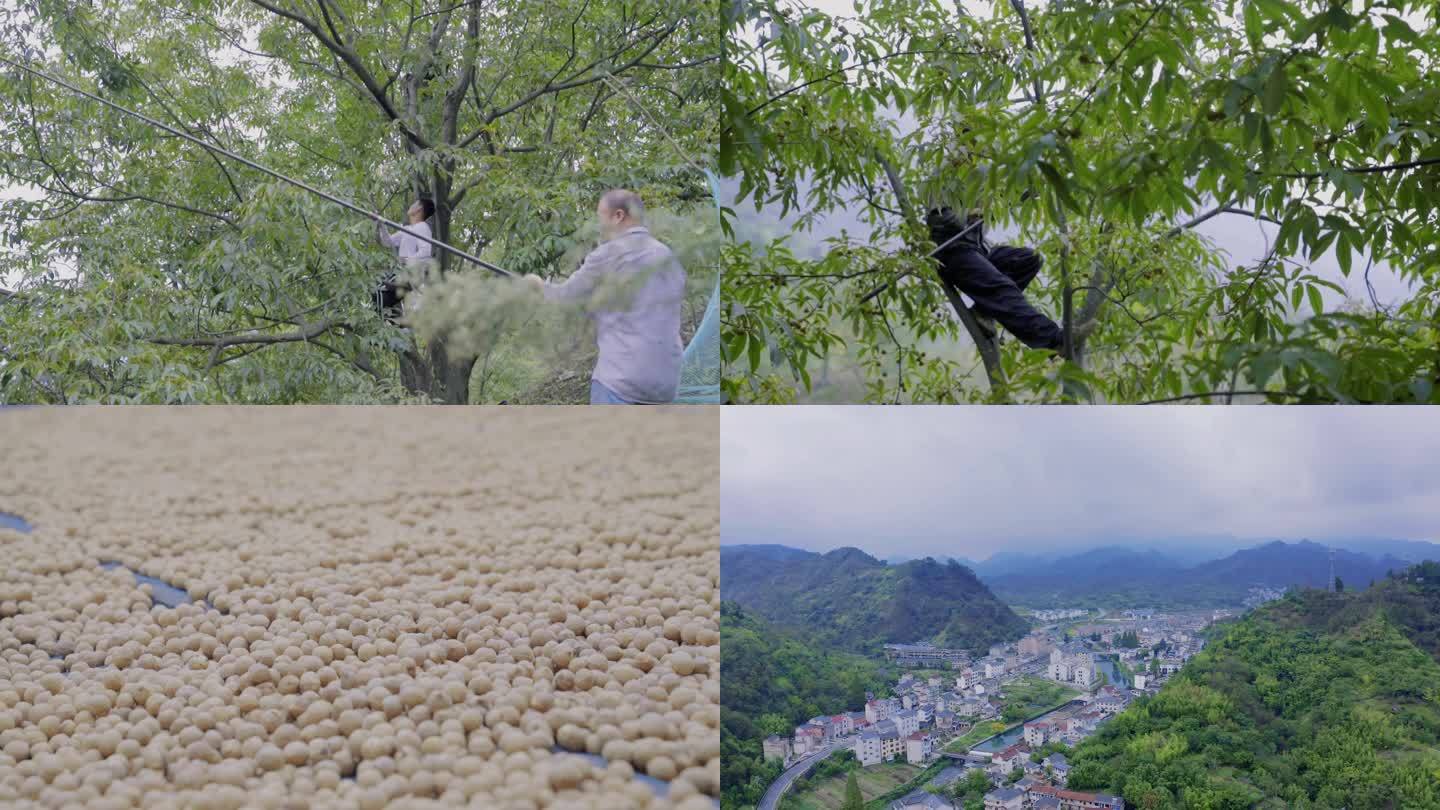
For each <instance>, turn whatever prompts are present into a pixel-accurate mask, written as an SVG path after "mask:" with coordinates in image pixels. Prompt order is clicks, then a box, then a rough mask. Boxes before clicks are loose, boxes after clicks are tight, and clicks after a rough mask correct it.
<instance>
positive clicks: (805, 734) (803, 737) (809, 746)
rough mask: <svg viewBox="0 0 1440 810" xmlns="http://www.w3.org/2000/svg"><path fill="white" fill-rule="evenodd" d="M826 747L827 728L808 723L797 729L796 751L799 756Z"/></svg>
mask: <svg viewBox="0 0 1440 810" xmlns="http://www.w3.org/2000/svg"><path fill="white" fill-rule="evenodd" d="M824 747H825V730H824V729H822V728H820V727H819V726H812V725H810V724H809V723H806V724H805V725H803V726H799V727H797V728H796V729H795V745H794V753H795V756H797V757H803V756H805V755H806V754H808V753H811V752H812V751H819V750H820V749H821V748H824Z"/></svg>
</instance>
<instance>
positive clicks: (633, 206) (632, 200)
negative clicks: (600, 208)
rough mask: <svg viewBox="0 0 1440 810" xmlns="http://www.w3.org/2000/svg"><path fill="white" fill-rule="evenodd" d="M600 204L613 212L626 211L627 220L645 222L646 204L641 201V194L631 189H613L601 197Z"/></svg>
mask: <svg viewBox="0 0 1440 810" xmlns="http://www.w3.org/2000/svg"><path fill="white" fill-rule="evenodd" d="M600 202H602V203H604V204H605V207H606V208H609V209H611V210H612V211H624V212H625V218H626V219H633V220H635V221H636V222H644V221H645V203H643V202H641V201H640V195H639V194H636V193H635V192H633V191H630V190H629V189H623V188H612V189H610V190H609V191H607V192H605V193H604V194H602V195H600Z"/></svg>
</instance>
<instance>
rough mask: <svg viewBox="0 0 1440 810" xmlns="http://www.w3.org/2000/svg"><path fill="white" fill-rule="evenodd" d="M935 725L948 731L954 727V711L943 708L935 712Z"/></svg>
mask: <svg viewBox="0 0 1440 810" xmlns="http://www.w3.org/2000/svg"><path fill="white" fill-rule="evenodd" d="M935 727H936V728H938V729H940V730H941V731H949V730H950V729H952V728H954V727H955V713H954V712H951V711H945V710H943V709H942V710H940V711H938V712H935Z"/></svg>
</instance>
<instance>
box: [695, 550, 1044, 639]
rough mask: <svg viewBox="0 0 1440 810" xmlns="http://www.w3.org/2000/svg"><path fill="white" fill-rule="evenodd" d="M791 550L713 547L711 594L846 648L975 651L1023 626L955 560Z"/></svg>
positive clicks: (1013, 636)
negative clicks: (716, 578)
mask: <svg viewBox="0 0 1440 810" xmlns="http://www.w3.org/2000/svg"><path fill="white" fill-rule="evenodd" d="M795 551H796V550H795V549H787V550H786V552H777V551H775V550H774V548H772V547H765V548H762V549H758V550H757V549H755V548H753V547H744V546H723V547H722V548H721V554H720V593H721V598H722V599H725V600H730V601H735V602H737V603H739V604H741V605H743V606H744V607H745V608H746V609H748V610H751V611H753V612H754V613H756V614H757V615H759V616H762V617H764V618H765V619H767V620H768V621H769V622H771V623H772V624H774V625H775V626H776V627H778V628H781V629H784V630H789V631H793V632H796V633H798V634H801V635H802V636H803V637H804V638H806V639H807V640H810V641H811V642H812V643H815V644H818V645H820V646H822V647H825V648H828V649H837V650H847V651H852V652H865V653H872V654H873V653H878V652H879V651H880V648H881V646H882V645H883V644H885V643H888V642H908V641H919V640H927V641H933V642H935V643H937V644H941V645H949V646H953V647H963V648H970V649H981V648H985V647H988V646H989V645H991V644H994V643H996V642H1001V641H1010V640H1013V639H1016V638H1018V637H1020V636H1021V635H1023V634H1024V633H1025V631H1026V630H1027V629H1028V624H1027V623H1026V622H1025V620H1024V619H1021V618H1020V617H1019V616H1018V615H1016V614H1015V612H1014V611H1012V610H1011V609H1010V608H1009V607H1007V606H1006V605H1005V604H1004V603H1002V602H1001V601H1000V600H998V599H996V598H995V595H994V594H992V593H991V592H990V590H989V588H987V587H986V586H985V584H984V583H982V582H981V581H980V580H979V579H978V578H977V577H976V576H975V574H974V572H973V571H971V570H970V569H969V568H966V567H965V566H963V565H960V564H958V563H955V562H945V563H941V562H938V561H936V560H934V559H931V558H928V557H927V558H925V559H922V560H911V561H909V562H904V563H900V564H898V565H886V564H885V563H884V562H882V561H880V560H877V559H875V558H874V557H872V556H870V555H869V554H866V553H865V552H864V551H861V550H860V549H858V548H849V547H847V548H839V549H835V550H833V551H829V552H826V553H825V554H813V553H810V552H801V553H798V554H795V553H789V552H795Z"/></svg>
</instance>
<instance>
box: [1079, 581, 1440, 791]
mask: <svg viewBox="0 0 1440 810" xmlns="http://www.w3.org/2000/svg"><path fill="white" fill-rule="evenodd" d="M1071 763H1072V766H1073V770H1072V772H1071V778H1070V784H1071V785H1072V786H1073V787H1076V788H1079V789H1105V790H1110V791H1113V792H1117V793H1121V794H1123V796H1124V798H1125V801H1126V803H1127V805H1128V806H1134V807H1139V808H1146V809H1148V810H1167V809H1168V808H1185V809H1186V810H1189V809H1191V808H1196V809H1198V808H1252V807H1254V808H1262V810H1269V809H1270V808H1274V809H1275V810H1279V809H1280V808H1294V809H1295V810H1319V809H1320V808H1347V809H1348V810H1382V809H1383V810H1390V809H1391V808H1393V809H1394V810H1399V809H1400V808H1406V809H1407V810H1408V809H1409V808H1417V809H1418V808H1440V564H1437V563H1433V562H1431V563H1422V564H1420V565H1417V566H1415V567H1414V568H1411V569H1410V570H1409V571H1406V572H1403V573H1401V574H1398V575H1397V576H1395V577H1391V578H1386V579H1385V580H1384V581H1382V582H1378V583H1377V584H1376V586H1375V587H1373V588H1370V589H1368V590H1366V591H1364V592H1360V593H1339V594H1334V593H1327V592H1324V591H1319V590H1306V591H1298V592H1294V593H1292V594H1290V595H1289V596H1287V597H1286V598H1285V599H1283V600H1280V601H1279V602H1276V603H1274V604H1271V605H1268V606H1266V607H1264V608H1262V609H1260V610H1257V611H1255V612H1254V613H1252V614H1251V615H1249V616H1247V617H1246V618H1244V619H1242V620H1240V621H1238V622H1236V623H1234V624H1233V625H1231V626H1229V627H1228V628H1226V629H1225V630H1224V631H1223V632H1221V633H1220V634H1219V635H1218V637H1217V639H1216V640H1215V641H1214V642H1213V643H1212V644H1211V645H1210V646H1209V647H1208V648H1207V649H1206V650H1205V651H1204V652H1202V653H1201V654H1200V655H1198V656H1196V658H1194V659H1193V660H1192V661H1191V662H1190V663H1188V664H1187V665H1186V666H1185V668H1184V669H1183V670H1181V672H1180V673H1179V674H1178V675H1177V676H1175V678H1174V679H1173V680H1172V681H1171V682H1170V683H1169V684H1167V685H1166V686H1165V688H1164V689H1162V690H1161V691H1160V693H1159V694H1158V695H1157V696H1155V697H1154V698H1152V699H1149V700H1142V701H1139V702H1137V703H1136V704H1135V705H1134V706H1132V707H1131V708H1130V709H1129V710H1127V711H1125V712H1124V713H1123V714H1121V715H1120V716H1119V717H1117V718H1115V719H1114V720H1113V721H1112V722H1111V723H1109V724H1108V725H1107V726H1105V727H1104V728H1103V729H1102V730H1101V732H1100V733H1098V734H1096V735H1095V736H1094V737H1092V738H1091V739H1090V740H1088V741H1087V742H1085V743H1083V744H1082V745H1081V746H1080V747H1079V748H1078V749H1077V750H1076V751H1075V752H1074V754H1073V755H1072V757H1071Z"/></svg>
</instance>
